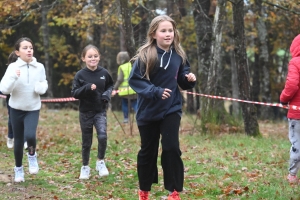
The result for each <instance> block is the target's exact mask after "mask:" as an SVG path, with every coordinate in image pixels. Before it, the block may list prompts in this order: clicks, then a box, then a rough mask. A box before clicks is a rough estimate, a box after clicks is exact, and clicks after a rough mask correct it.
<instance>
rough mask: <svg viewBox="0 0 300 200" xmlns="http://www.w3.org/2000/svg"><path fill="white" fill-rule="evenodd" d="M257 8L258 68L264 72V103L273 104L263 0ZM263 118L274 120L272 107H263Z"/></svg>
mask: <svg viewBox="0 0 300 200" xmlns="http://www.w3.org/2000/svg"><path fill="white" fill-rule="evenodd" d="M255 4H256V7H257V11H256V17H257V20H256V28H257V33H258V34H257V35H258V48H259V57H258V59H259V61H258V63H259V64H258V66H255V67H258V68H262V69H263V70H262V71H263V81H262V82H261V83H262V101H263V102H268V103H271V101H272V98H271V84H270V70H269V67H268V64H269V51H268V45H267V34H268V33H267V27H266V24H265V21H264V18H265V17H264V16H265V15H266V14H265V12H264V9H263V8H262V0H255ZM261 118H262V119H270V118H274V113H273V109H272V108H271V107H270V106H262V107H261Z"/></svg>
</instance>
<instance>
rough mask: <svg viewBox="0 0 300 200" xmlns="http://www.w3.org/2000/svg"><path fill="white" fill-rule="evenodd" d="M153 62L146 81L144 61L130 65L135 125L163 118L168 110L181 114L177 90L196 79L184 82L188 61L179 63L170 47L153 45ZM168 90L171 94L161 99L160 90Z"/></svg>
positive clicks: (193, 83)
mask: <svg viewBox="0 0 300 200" xmlns="http://www.w3.org/2000/svg"><path fill="white" fill-rule="evenodd" d="M157 54H158V56H157V63H156V66H155V67H154V69H153V70H152V72H151V73H150V75H149V78H150V80H147V79H146V77H145V76H144V74H145V64H144V63H142V62H141V61H140V60H139V59H138V60H136V61H135V62H134V64H133V67H132V70H131V73H130V76H129V85H130V87H131V88H132V89H133V90H135V92H136V93H137V94H138V99H137V104H138V110H137V114H136V120H137V124H138V125H139V126H140V125H146V124H149V123H151V122H153V121H158V120H161V119H164V118H165V116H167V115H169V114H171V113H178V114H179V115H181V113H182V110H181V109H182V97H181V93H180V89H179V87H178V86H180V88H181V89H183V90H187V89H191V88H193V87H194V86H195V84H196V82H188V80H187V78H186V77H185V75H186V74H188V73H189V72H190V66H189V63H188V61H186V64H185V65H183V64H182V58H181V57H180V56H179V55H178V54H177V53H176V51H175V50H174V49H172V50H170V51H169V52H166V51H164V50H162V49H160V48H158V47H157ZM165 88H168V89H170V90H172V92H171V93H170V94H171V97H169V98H167V99H162V94H163V92H164V89H165Z"/></svg>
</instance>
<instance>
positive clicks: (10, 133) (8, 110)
mask: <svg viewBox="0 0 300 200" xmlns="http://www.w3.org/2000/svg"><path fill="white" fill-rule="evenodd" d="M7 112H8V122H7V127H8V133H7V137H8V138H10V139H13V138H14V133H13V130H12V125H11V119H10V106H9V105H8V104H7Z"/></svg>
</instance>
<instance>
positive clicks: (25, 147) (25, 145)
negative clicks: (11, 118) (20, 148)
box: [24, 142, 28, 150]
mask: <svg viewBox="0 0 300 200" xmlns="http://www.w3.org/2000/svg"><path fill="white" fill-rule="evenodd" d="M27 148H28V146H27V142H24V149H25V150H27Z"/></svg>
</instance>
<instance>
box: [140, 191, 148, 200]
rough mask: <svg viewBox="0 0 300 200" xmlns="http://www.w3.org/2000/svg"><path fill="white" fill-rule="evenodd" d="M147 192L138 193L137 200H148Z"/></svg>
mask: <svg viewBox="0 0 300 200" xmlns="http://www.w3.org/2000/svg"><path fill="white" fill-rule="evenodd" d="M149 194H150V192H149V191H142V190H140V191H139V200H149Z"/></svg>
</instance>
